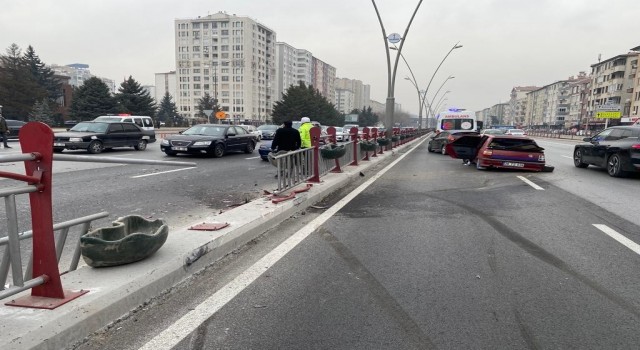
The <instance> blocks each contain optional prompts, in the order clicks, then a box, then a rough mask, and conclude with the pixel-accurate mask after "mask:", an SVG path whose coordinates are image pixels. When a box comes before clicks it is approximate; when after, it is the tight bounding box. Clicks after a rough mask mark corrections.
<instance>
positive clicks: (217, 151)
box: [213, 143, 224, 158]
mask: <svg viewBox="0 0 640 350" xmlns="http://www.w3.org/2000/svg"><path fill="white" fill-rule="evenodd" d="M223 155H224V145H223V144H221V143H218V144H216V145H215V147H214V148H213V156H214V157H215V158H220V157H222V156H223Z"/></svg>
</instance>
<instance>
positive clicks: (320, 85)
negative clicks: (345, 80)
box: [312, 57, 336, 102]
mask: <svg viewBox="0 0 640 350" xmlns="http://www.w3.org/2000/svg"><path fill="white" fill-rule="evenodd" d="M312 63H313V83H312V85H313V86H314V87H315V88H316V89H317V90H318V91H320V94H321V95H322V96H324V98H326V99H327V100H328V101H329V102H333V99H334V97H335V91H336V85H335V84H336V68H335V67H333V66H331V65H329V64H327V63H325V62H323V61H321V60H320V59H318V58H316V57H313V58H312Z"/></svg>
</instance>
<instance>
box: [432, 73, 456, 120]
mask: <svg viewBox="0 0 640 350" xmlns="http://www.w3.org/2000/svg"><path fill="white" fill-rule="evenodd" d="M453 78H455V77H454V76H452V75H450V76H448V77H447V79H445V80H444V81H443V82H442V84H441V85H440V87H439V88H438V91H436V94H435V95H433V98H432V99H431V103H429V107H431V106H433V102H434V101H435V99H436V97H438V93H439V92H440V90H442V87H443V86H444V84H446V83H447V82H448V81H449V80H450V79H453ZM431 113H434V111H433V110H432V111H431ZM434 116H435V115H434Z"/></svg>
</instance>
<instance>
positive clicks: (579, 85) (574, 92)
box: [565, 72, 591, 129]
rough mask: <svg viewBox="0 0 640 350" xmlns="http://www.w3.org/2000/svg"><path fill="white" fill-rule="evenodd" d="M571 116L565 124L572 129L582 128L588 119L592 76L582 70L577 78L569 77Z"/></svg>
mask: <svg viewBox="0 0 640 350" xmlns="http://www.w3.org/2000/svg"><path fill="white" fill-rule="evenodd" d="M569 80H570V82H569V86H568V89H569V116H568V118H567V120H565V126H566V127H567V128H571V129H582V128H583V126H582V125H583V123H586V121H587V105H588V102H589V99H588V97H589V87H590V86H591V77H588V76H586V73H585V72H580V74H578V77H577V78H576V79H572V78H569Z"/></svg>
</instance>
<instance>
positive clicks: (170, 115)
mask: <svg viewBox="0 0 640 350" xmlns="http://www.w3.org/2000/svg"><path fill="white" fill-rule="evenodd" d="M177 116H178V107H176V104H175V103H174V102H173V101H171V95H169V92H168V91H167V92H165V93H164V97H162V101H161V102H160V108H159V109H158V114H157V117H158V121H159V122H165V123H167V124H168V125H169V126H174V124H175V123H176V122H177V120H174V119H176V117H177Z"/></svg>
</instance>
